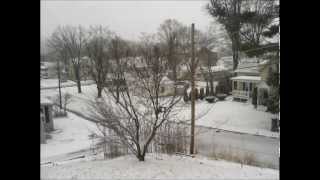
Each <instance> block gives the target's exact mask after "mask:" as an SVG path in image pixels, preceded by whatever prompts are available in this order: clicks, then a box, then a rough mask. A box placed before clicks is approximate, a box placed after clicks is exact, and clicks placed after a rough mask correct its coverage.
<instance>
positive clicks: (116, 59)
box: [109, 35, 131, 102]
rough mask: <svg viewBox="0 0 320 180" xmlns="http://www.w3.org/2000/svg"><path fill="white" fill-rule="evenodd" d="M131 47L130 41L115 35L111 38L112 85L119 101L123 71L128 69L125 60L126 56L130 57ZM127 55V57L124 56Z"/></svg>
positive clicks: (122, 83)
mask: <svg viewBox="0 0 320 180" xmlns="http://www.w3.org/2000/svg"><path fill="white" fill-rule="evenodd" d="M130 51H131V50H130V48H129V45H128V43H127V42H126V41H125V40H123V39H122V38H120V37H119V36H117V35H115V36H113V38H112V39H111V42H110V44H109V52H110V57H111V60H112V67H113V68H111V70H112V73H111V74H112V80H113V83H112V86H113V87H115V91H116V95H117V96H116V97H117V102H119V98H120V97H119V96H120V90H121V89H120V88H122V86H123V85H124V81H123V74H122V73H123V72H124V71H125V69H126V63H124V62H123V60H125V59H126V58H129V57H128V56H129V53H130ZM124 57H126V58H124Z"/></svg>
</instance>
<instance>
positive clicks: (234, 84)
mask: <svg viewBox="0 0 320 180" xmlns="http://www.w3.org/2000/svg"><path fill="white" fill-rule="evenodd" d="M233 89H235V90H236V89H237V81H234V82H233Z"/></svg>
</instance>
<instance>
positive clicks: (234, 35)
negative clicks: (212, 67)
mask: <svg viewBox="0 0 320 180" xmlns="http://www.w3.org/2000/svg"><path fill="white" fill-rule="evenodd" d="M242 1H243V0H210V3H209V4H208V5H207V10H208V12H209V14H210V15H212V16H213V17H216V18H217V20H218V22H220V23H221V24H223V25H224V27H225V29H226V31H227V33H228V36H229V38H230V39H231V42H232V53H233V69H234V70H235V69H236V68H237V67H238V63H239V52H240V29H241V18H240V15H241V14H240V11H241V5H242Z"/></svg>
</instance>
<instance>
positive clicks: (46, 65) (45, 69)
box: [40, 61, 57, 79]
mask: <svg viewBox="0 0 320 180" xmlns="http://www.w3.org/2000/svg"><path fill="white" fill-rule="evenodd" d="M56 74H57V69H56V64H55V63H54V62H47V61H43V62H40V78H41V79H48V78H54V77H56Z"/></svg>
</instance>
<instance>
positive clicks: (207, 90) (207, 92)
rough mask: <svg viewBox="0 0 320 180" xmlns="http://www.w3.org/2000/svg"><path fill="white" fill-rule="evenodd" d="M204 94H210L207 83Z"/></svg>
mask: <svg viewBox="0 0 320 180" xmlns="http://www.w3.org/2000/svg"><path fill="white" fill-rule="evenodd" d="M206 96H210V89H209V86H208V84H207V86H206Z"/></svg>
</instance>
